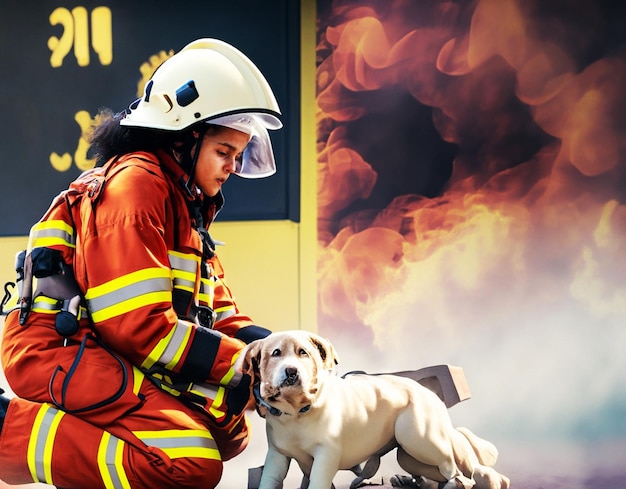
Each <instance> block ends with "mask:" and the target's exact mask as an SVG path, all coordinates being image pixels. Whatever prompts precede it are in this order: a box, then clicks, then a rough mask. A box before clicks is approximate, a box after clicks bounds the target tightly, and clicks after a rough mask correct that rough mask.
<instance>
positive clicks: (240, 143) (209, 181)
mask: <svg viewBox="0 0 626 489" xmlns="http://www.w3.org/2000/svg"><path fill="white" fill-rule="evenodd" d="M249 140H250V136H249V135H248V134H246V133H245V132H241V131H237V130H236V129H230V128H228V127H223V126H211V127H209V129H208V130H207V132H206V133H205V134H204V139H203V140H202V146H201V147H200V154H199V155H198V161H197V163H196V169H195V174H194V181H195V183H196V185H197V186H198V187H199V188H200V190H202V193H204V194H205V195H208V196H209V197H213V196H215V195H217V193H218V192H219V190H220V188H222V185H224V182H225V181H226V180H227V179H228V177H229V175H230V174H231V173H233V172H234V171H235V167H236V164H237V162H238V161H240V160H241V155H242V153H243V150H244V149H245V147H246V146H247V145H248V141H249Z"/></svg>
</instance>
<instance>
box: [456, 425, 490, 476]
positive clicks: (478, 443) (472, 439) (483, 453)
mask: <svg viewBox="0 0 626 489" xmlns="http://www.w3.org/2000/svg"><path fill="white" fill-rule="evenodd" d="M457 430H458V431H459V432H460V433H461V434H462V435H463V436H464V437H465V438H467V441H469V444H470V445H471V446H472V448H473V449H474V453H476V457H478V461H479V462H480V463H481V464H482V465H486V466H487V467H493V466H494V465H495V464H496V461H497V460H498V449H497V448H496V446H495V445H494V444H493V443H491V442H489V441H487V440H484V439H482V438H480V437H479V436H476V435H475V434H474V433H472V432H471V431H470V430H468V429H467V428H463V427H460V428H457Z"/></svg>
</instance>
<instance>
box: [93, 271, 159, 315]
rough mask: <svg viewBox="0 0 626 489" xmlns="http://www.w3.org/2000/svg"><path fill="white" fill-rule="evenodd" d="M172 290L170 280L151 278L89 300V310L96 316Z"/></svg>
mask: <svg viewBox="0 0 626 489" xmlns="http://www.w3.org/2000/svg"><path fill="white" fill-rule="evenodd" d="M170 290H171V281H170V280H169V279H166V278H150V279H146V280H142V281H140V282H137V283H133V284H129V285H126V286H124V287H121V288H119V289H116V290H113V291H111V292H108V293H106V294H103V295H101V296H99V297H96V298H88V303H89V310H90V311H91V312H92V314H94V315H95V314H97V313H98V312H100V311H102V310H104V309H106V308H107V307H111V306H114V305H116V304H119V303H121V302H124V301H128V300H129V299H133V298H135V297H140V296H142V295H146V294H150V293H152V292H165V291H170ZM88 294H89V292H88Z"/></svg>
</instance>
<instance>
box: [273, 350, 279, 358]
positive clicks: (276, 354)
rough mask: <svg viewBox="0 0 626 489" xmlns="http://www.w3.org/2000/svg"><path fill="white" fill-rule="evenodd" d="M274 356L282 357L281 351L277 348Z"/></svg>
mask: <svg viewBox="0 0 626 489" xmlns="http://www.w3.org/2000/svg"><path fill="white" fill-rule="evenodd" d="M272 356H273V357H279V356H280V350H279V349H278V348H276V349H275V350H274V351H273V352H272Z"/></svg>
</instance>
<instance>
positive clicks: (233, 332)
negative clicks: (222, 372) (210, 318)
mask: <svg viewBox="0 0 626 489" xmlns="http://www.w3.org/2000/svg"><path fill="white" fill-rule="evenodd" d="M209 267H210V269H211V270H212V273H213V287H214V297H213V309H214V311H215V314H216V316H215V326H214V328H215V329H216V330H217V331H220V332H222V333H224V334H226V335H228V336H231V337H233V338H237V339H239V340H241V341H243V342H244V343H251V342H253V341H254V340H258V339H261V338H265V337H266V336H268V335H269V334H270V333H271V331H270V330H269V329H266V328H263V327H261V326H258V325H256V324H254V322H253V321H252V320H251V319H250V318H249V317H248V316H246V315H245V314H242V313H241V312H239V309H238V308H237V304H236V302H235V298H234V296H233V294H232V292H231V291H230V289H229V288H228V285H226V280H225V278H224V269H223V267H222V264H221V262H220V260H219V258H218V257H217V255H216V256H214V257H213V258H212V259H211V260H210V261H209Z"/></svg>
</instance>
